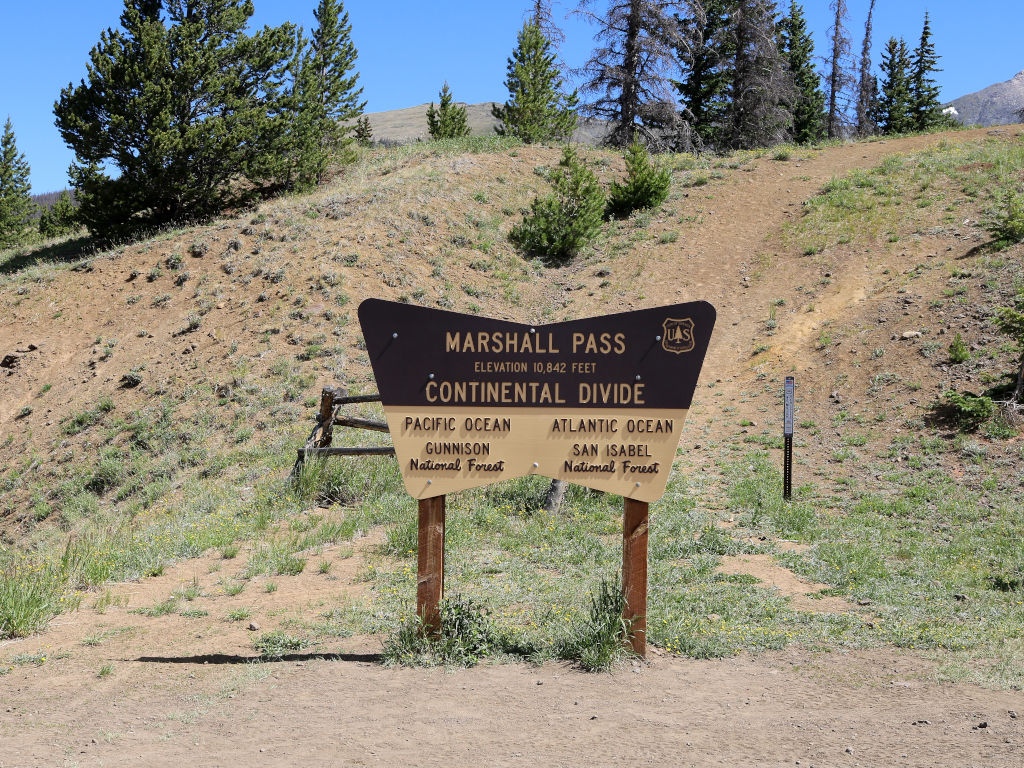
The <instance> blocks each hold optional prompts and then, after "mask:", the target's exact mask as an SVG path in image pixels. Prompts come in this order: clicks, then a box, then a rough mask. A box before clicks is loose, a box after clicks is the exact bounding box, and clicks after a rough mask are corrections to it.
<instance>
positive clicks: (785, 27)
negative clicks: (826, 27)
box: [779, 0, 828, 144]
mask: <svg viewBox="0 0 1024 768" xmlns="http://www.w3.org/2000/svg"><path fill="white" fill-rule="evenodd" d="M779 49H780V52H781V53H782V55H783V57H784V58H785V59H786V63H787V64H788V65H789V71H790V74H791V75H792V76H793V80H794V83H795V85H796V90H797V96H796V100H795V102H794V103H793V141H795V142H796V143H797V144H808V143H810V142H814V141H820V140H821V139H823V138H824V137H825V124H826V121H827V117H828V116H827V115H826V114H825V94H823V93H822V92H821V80H820V79H819V78H818V73H817V72H816V71H815V69H814V64H813V59H814V41H813V40H812V39H811V33H810V32H808V30H807V21H806V20H805V19H804V11H803V8H802V7H800V6H799V5H798V4H797V2H796V0H790V5H789V15H788V16H786V17H785V18H783V19H782V20H781V21H780V22H779Z"/></svg>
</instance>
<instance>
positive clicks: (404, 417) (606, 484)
mask: <svg viewBox="0 0 1024 768" xmlns="http://www.w3.org/2000/svg"><path fill="white" fill-rule="evenodd" d="M359 322H360V324H361V326H362V329H363V336H364V338H365V340H366V348H367V351H368V352H369V356H370V362H371V364H372V366H373V372H374V376H375V377H376V380H377V384H378V387H379V389H380V396H381V403H382V405H383V407H384V413H385V415H386V418H387V421H388V426H389V429H390V431H391V435H392V438H393V440H394V444H395V454H396V456H397V458H398V462H399V466H400V468H401V472H402V477H403V478H404V481H405V486H406V489H407V490H408V492H409V494H410V495H412V496H413V497H414V498H417V499H425V498H431V497H435V496H441V495H444V494H447V493H451V492H453V491H458V490H462V489H465V488H473V487H476V486H482V485H488V484H490V483H495V482H498V481H500V480H505V479H509V478H513V477H521V476H524V475H531V474H536V475H544V476H547V477H551V478H556V479H560V480H565V481H568V482H571V483H576V484H578V485H583V486H587V487H589V488H595V489H597V490H601V491H608V492H610V493H616V494H619V495H621V496H623V497H625V498H627V499H630V500H633V501H643V502H650V501H654V500H656V499H658V498H659V497H660V496H661V495H662V493H664V490H665V485H666V483H667V482H668V477H669V473H670V471H671V468H672V462H673V460H674V458H675V454H676V448H677V446H678V445H679V438H680V434H681V432H682V428H683V421H684V420H685V418H686V414H687V410H688V409H689V407H690V403H691V401H692V399H693V393H694V389H695V388H696V386H697V379H698V376H699V375H700V370H701V365H702V364H703V362H704V356H705V353H706V352H707V348H708V343H709V341H710V339H711V331H712V328H713V326H714V323H715V310H714V307H712V306H711V305H710V304H708V303H707V302H692V303H686V304H676V305H673V306H668V307H659V308H656V309H644V310H639V311H636V312H625V313H621V314H614V315H604V316H601V317H594V318H589V319H585V320H574V321H570V322H563V323H554V324H550V325H526V324H522V323H513V322H508V321H505V320H497V319H493V318H485V317H477V316H474V315H464V314H458V313H455V312H446V311H442V310H436V309H428V308H425V307H419V306H415V305H409V304H400V303H395V302H388V301H382V300H379V299H367V300H366V301H364V302H362V304H360V306H359Z"/></svg>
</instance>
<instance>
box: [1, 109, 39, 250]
mask: <svg viewBox="0 0 1024 768" xmlns="http://www.w3.org/2000/svg"><path fill="white" fill-rule="evenodd" d="M28 175H29V167H28V163H27V162H26V161H25V155H24V154H22V153H21V152H18V145H17V144H16V143H15V138H14V127H13V126H12V125H11V118H10V117H8V118H7V122H5V123H4V135H3V137H2V138H0V248H10V247H12V246H15V245H18V244H20V243H22V242H24V240H25V239H26V237H28V234H29V233H30V232H31V230H32V214H33V213H34V212H35V205H34V204H33V203H32V185H31V184H30V183H29V180H28Z"/></svg>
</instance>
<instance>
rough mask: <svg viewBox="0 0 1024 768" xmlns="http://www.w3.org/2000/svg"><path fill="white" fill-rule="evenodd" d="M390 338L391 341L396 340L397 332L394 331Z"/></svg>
mask: <svg viewBox="0 0 1024 768" xmlns="http://www.w3.org/2000/svg"><path fill="white" fill-rule="evenodd" d="M391 338H392V339H397V338H398V331H395V332H394V333H392V334H391Z"/></svg>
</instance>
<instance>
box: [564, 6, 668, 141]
mask: <svg viewBox="0 0 1024 768" xmlns="http://www.w3.org/2000/svg"><path fill="white" fill-rule="evenodd" d="M596 4H597V2H596V0H580V3H579V6H578V7H577V9H576V10H575V11H574V13H577V14H579V15H581V16H583V17H584V18H587V19H589V20H590V21H591V22H593V23H595V24H596V25H597V26H598V31H597V34H596V35H595V36H594V39H595V40H596V41H597V42H598V47H597V48H595V49H594V51H593V53H592V54H591V57H590V59H589V61H587V63H586V64H584V65H583V67H582V69H580V70H579V74H581V75H582V76H583V78H584V82H583V85H582V86H581V90H582V91H583V92H584V93H585V94H591V96H592V98H591V100H590V101H589V102H588V103H587V104H585V105H584V106H583V111H584V112H585V113H586V114H587V115H588V116H590V117H597V118H600V119H602V120H608V121H610V122H612V123H614V128H613V129H612V131H611V132H610V133H609V135H608V137H607V138H606V139H605V141H606V143H608V144H610V145H612V146H617V147H624V146H627V145H628V144H629V143H630V142H631V141H632V140H633V137H634V135H636V136H638V137H639V138H640V139H641V140H642V141H644V142H645V143H646V144H648V145H649V146H652V147H653V148H656V149H657V148H662V147H665V146H667V145H668V144H670V143H672V142H674V140H675V138H676V136H678V135H679V125H678V121H679V120H680V118H679V113H678V111H677V110H676V108H675V99H674V98H673V96H672V89H671V80H670V77H671V76H672V75H676V76H678V73H679V62H678V60H677V59H676V49H677V48H678V46H680V45H682V44H683V42H684V41H683V40H682V37H681V35H680V32H679V25H678V24H677V23H676V21H675V19H674V18H673V14H674V13H678V12H685V9H686V5H687V4H686V3H685V2H681V1H680V0H671V1H670V0H612V2H610V3H609V4H608V7H607V10H606V11H605V12H603V13H597V12H595V11H594V10H591V9H592V8H593V7H594V6H595V5H596Z"/></svg>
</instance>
